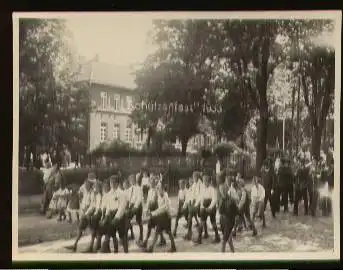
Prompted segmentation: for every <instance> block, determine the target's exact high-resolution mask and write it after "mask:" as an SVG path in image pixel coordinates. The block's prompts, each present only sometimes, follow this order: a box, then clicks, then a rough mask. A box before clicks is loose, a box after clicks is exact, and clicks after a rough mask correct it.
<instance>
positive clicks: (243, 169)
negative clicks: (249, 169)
mask: <svg viewBox="0 0 343 270" xmlns="http://www.w3.org/2000/svg"><path fill="white" fill-rule="evenodd" d="M240 147H241V149H242V150H244V133H242V135H241V142H240ZM240 163H241V174H242V177H243V178H244V177H245V157H244V156H241V158H240Z"/></svg>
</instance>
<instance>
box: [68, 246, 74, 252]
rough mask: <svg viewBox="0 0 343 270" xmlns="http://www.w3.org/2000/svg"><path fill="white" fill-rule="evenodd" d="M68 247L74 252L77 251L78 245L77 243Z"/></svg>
mask: <svg viewBox="0 0 343 270" xmlns="http://www.w3.org/2000/svg"><path fill="white" fill-rule="evenodd" d="M66 249H69V250H71V251H73V252H76V246H75V245H72V246H67V247H66Z"/></svg>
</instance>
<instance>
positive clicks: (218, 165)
mask: <svg viewBox="0 0 343 270" xmlns="http://www.w3.org/2000/svg"><path fill="white" fill-rule="evenodd" d="M219 173H220V162H219V160H218V161H217V163H216V174H219Z"/></svg>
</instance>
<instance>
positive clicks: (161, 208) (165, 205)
mask: <svg viewBox="0 0 343 270" xmlns="http://www.w3.org/2000/svg"><path fill="white" fill-rule="evenodd" d="M157 204H158V208H157V209H156V210H155V211H153V212H152V213H151V215H152V216H158V215H160V214H163V213H165V212H167V213H170V200H169V197H168V193H167V192H163V195H162V196H161V195H160V194H158V198H157Z"/></svg>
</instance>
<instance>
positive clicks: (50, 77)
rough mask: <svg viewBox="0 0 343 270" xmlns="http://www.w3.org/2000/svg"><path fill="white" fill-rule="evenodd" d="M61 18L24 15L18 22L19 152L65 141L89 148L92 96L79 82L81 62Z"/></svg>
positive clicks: (82, 149) (52, 146) (55, 146)
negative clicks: (88, 128) (88, 135)
mask: <svg viewBox="0 0 343 270" xmlns="http://www.w3.org/2000/svg"><path fill="white" fill-rule="evenodd" d="M67 37H68V35H67V32H66V28H65V24H64V21H63V20H53V19H21V20H20V25H19V46H20V55H19V72H20V74H19V75H20V76H19V79H20V83H19V91H20V101H19V122H20V124H19V126H20V134H25V136H20V142H19V152H20V157H21V159H22V158H23V157H24V154H25V152H26V158H28V157H29V153H31V152H32V153H33V154H34V158H35V157H36V153H38V152H40V151H41V150H49V149H50V150H51V149H54V150H56V151H57V152H60V150H61V149H62V145H67V146H69V148H70V149H72V150H73V152H74V153H75V152H76V153H85V151H86V144H87V138H86V136H87V135H86V134H87V133H86V132H85V131H86V130H87V117H88V111H89V98H88V91H86V86H80V85H75V83H74V82H75V75H76V74H77V68H78V66H77V63H76V61H75V58H74V54H73V52H72V51H71V50H70V47H69V43H68V40H67Z"/></svg>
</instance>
